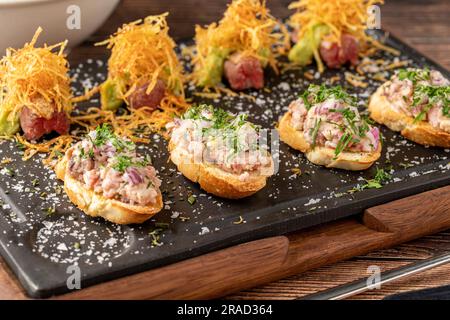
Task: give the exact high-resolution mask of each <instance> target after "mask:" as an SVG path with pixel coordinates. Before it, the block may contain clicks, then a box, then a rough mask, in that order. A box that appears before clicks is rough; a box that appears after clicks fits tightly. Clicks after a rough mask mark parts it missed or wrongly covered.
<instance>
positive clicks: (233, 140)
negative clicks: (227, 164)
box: [181, 104, 260, 156]
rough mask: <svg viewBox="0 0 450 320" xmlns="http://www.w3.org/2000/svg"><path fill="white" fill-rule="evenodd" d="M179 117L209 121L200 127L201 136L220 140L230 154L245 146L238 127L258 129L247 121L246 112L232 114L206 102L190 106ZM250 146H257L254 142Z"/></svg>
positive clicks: (241, 149)
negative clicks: (248, 126) (246, 126)
mask: <svg viewBox="0 0 450 320" xmlns="http://www.w3.org/2000/svg"><path fill="white" fill-rule="evenodd" d="M181 119H183V120H186V119H190V120H201V121H206V122H208V123H210V126H207V127H204V128H202V134H203V136H204V137H209V138H210V139H220V140H222V141H223V142H224V143H225V145H226V146H229V149H230V150H231V151H232V154H230V156H233V154H236V153H239V152H241V151H243V150H244V149H245V148H246V146H247V145H246V144H243V143H242V138H244V137H242V135H241V134H240V129H241V128H242V127H243V126H244V125H250V126H251V127H252V128H253V129H254V130H255V131H256V132H258V131H259V130H260V127H259V126H257V125H254V124H252V123H250V122H248V121H247V115H246V114H239V115H233V114H231V113H229V112H227V111H225V110H223V109H220V108H214V107H213V106H211V105H206V104H202V105H197V106H192V107H191V108H189V110H188V111H186V113H185V114H184V115H183V116H182V117H181ZM250 147H251V148H255V149H257V148H258V147H259V146H258V144H257V143H255V144H252V145H251V146H250Z"/></svg>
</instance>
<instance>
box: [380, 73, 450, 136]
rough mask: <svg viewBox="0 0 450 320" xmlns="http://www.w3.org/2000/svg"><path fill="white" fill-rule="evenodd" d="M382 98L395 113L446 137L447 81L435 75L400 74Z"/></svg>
mask: <svg viewBox="0 0 450 320" xmlns="http://www.w3.org/2000/svg"><path fill="white" fill-rule="evenodd" d="M382 94H383V95H384V96H385V97H386V98H387V99H388V101H389V102H390V104H391V106H392V107H393V108H394V109H395V110H396V111H398V112H401V113H404V114H406V115H408V116H411V117H414V120H415V121H416V122H417V121H428V122H429V123H430V124H431V125H432V126H433V127H435V128H436V129H439V130H443V131H446V132H449V133H450V104H449V99H450V81H449V80H448V79H446V78H445V77H444V76H443V75H442V73H440V72H439V71H436V70H431V71H430V70H427V69H423V70H422V69H403V70H400V71H399V72H398V73H397V74H395V75H394V76H393V77H392V79H391V81H389V82H388V83H386V84H385V85H384V86H383V92H382Z"/></svg>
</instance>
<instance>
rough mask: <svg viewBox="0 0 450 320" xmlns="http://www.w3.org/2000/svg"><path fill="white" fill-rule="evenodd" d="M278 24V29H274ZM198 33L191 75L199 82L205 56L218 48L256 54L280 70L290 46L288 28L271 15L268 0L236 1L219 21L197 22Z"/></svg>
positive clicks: (196, 31)
mask: <svg viewBox="0 0 450 320" xmlns="http://www.w3.org/2000/svg"><path fill="white" fill-rule="evenodd" d="M277 27H278V28H279V31H275V30H274V29H276V28H277ZM195 33H196V34H195V43H196V47H195V52H194V57H193V63H194V66H195V68H194V72H193V75H192V77H193V80H194V82H196V83H197V84H198V83H199V78H200V73H201V72H202V70H203V69H204V67H205V64H206V59H207V57H208V55H209V54H210V53H211V50H214V49H215V48H220V49H226V50H228V51H229V53H233V52H239V53H241V54H242V55H243V56H252V57H255V58H257V59H259V60H260V61H261V62H263V65H265V64H269V65H270V66H271V67H272V68H273V70H275V71H276V72H278V65H277V57H278V56H280V55H282V54H284V53H285V52H286V50H287V49H289V47H290V39H289V34H288V31H287V29H286V27H285V26H284V25H283V24H282V23H279V22H278V21H277V20H276V19H275V18H274V17H273V16H272V15H271V14H270V12H269V9H268V8H267V7H266V1H260V0H235V1H233V2H232V3H231V4H229V5H228V8H227V10H226V12H225V14H224V17H223V18H222V20H220V21H219V23H212V24H210V25H209V26H206V27H201V26H199V25H197V26H196V27H195ZM217 67H218V68H220V67H221V66H217ZM222 91H223V90H222Z"/></svg>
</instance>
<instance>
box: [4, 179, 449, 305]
mask: <svg viewBox="0 0 450 320" xmlns="http://www.w3.org/2000/svg"><path fill="white" fill-rule="evenodd" d="M449 193H450V186H446V187H443V188H439V189H435V190H432V191H428V192H424V193H421V194H418V195H415V196H411V197H407V198H403V199H401V200H397V201H393V202H390V203H388V204H384V205H380V206H376V207H373V208H369V209H367V210H365V212H364V213H363V214H362V215H361V216H360V217H358V218H351V219H344V220H340V221H336V222H332V223H328V224H326V225H323V226H320V227H314V228H311V229H306V230H303V231H300V232H296V233H291V234H288V235H285V236H277V237H270V238H266V239H261V240H256V241H252V242H248V243H244V244H241V245H237V246H234V247H230V248H227V249H223V250H220V251H216V252H213V253H209V254H206V255H203V256H199V257H196V258H192V259H189V260H185V261H182V262H178V263H175V264H172V265H168V266H165V267H161V268H157V269H153V270H149V271H146V272H142V273H138V274H135V275H131V276H127V277H124V278H121V279H117V280H113V281H109V282H106V283H102V284H99V285H95V286H91V287H87V288H84V289H83V288H82V289H81V290H75V291H73V292H71V293H68V294H64V295H61V296H57V297H53V298H54V299H211V298H218V297H222V296H225V295H228V294H230V293H233V292H237V291H240V290H244V289H248V288H251V287H254V286H257V285H261V284H263V283H267V282H270V281H274V280H277V279H280V278H284V277H287V276H289V275H293V274H297V273H300V272H304V271H306V270H310V269H313V268H317V267H320V266H323V265H327V264H331V263H334V262H337V261H340V260H344V259H348V258H351V257H354V256H356V255H361V254H364V253H367V252H369V251H372V250H376V249H381V248H387V247H390V246H393V245H397V244H400V243H403V242H406V241H409V240H412V239H415V238H419V237H422V236H425V235H428V234H432V233H436V232H439V231H442V230H445V229H448V228H450V197H448V194H449ZM0 299H28V297H27V296H26V295H25V293H24V291H23V289H22V288H21V286H20V284H19V283H18V281H17V279H16V278H15V276H14V275H13V274H12V273H11V272H10V270H9V269H8V267H7V266H6V264H5V262H4V261H3V260H0Z"/></svg>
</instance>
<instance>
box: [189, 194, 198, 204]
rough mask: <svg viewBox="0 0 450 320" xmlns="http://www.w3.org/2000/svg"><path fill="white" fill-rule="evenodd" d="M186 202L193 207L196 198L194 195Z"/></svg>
mask: <svg viewBox="0 0 450 320" xmlns="http://www.w3.org/2000/svg"><path fill="white" fill-rule="evenodd" d="M187 201H188V203H189V204H190V205H193V204H194V203H195V202H196V201H197V198H196V197H195V196H194V195H190V196H189V197H188V199H187Z"/></svg>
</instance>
